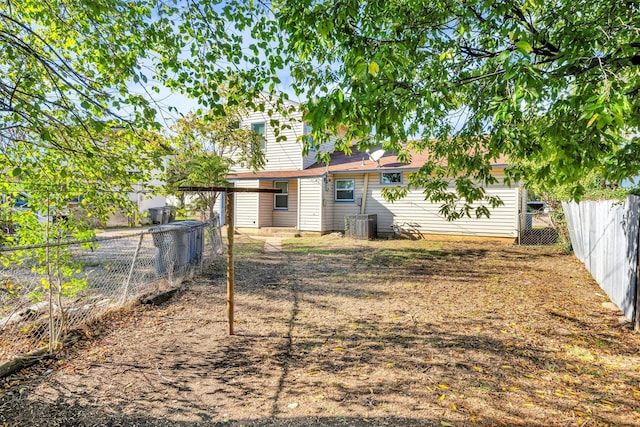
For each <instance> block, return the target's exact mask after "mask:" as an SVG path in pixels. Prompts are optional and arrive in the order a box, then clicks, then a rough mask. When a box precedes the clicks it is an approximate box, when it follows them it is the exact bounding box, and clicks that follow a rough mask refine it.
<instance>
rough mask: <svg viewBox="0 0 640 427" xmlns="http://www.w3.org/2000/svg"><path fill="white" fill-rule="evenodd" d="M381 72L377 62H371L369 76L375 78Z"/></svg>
mask: <svg viewBox="0 0 640 427" xmlns="http://www.w3.org/2000/svg"><path fill="white" fill-rule="evenodd" d="M379 72H380V66H379V65H378V63H377V62H375V61H371V62H370V63H369V74H371V75H372V76H373V77H375V76H376V75H377V74H378V73H379Z"/></svg>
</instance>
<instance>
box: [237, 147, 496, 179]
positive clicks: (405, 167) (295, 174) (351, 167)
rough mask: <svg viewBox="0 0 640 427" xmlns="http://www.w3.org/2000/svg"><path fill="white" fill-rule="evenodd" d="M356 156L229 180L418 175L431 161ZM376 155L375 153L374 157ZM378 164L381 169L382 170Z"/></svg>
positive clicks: (391, 155)
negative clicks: (330, 175) (408, 172)
mask: <svg viewBox="0 0 640 427" xmlns="http://www.w3.org/2000/svg"><path fill="white" fill-rule="evenodd" d="M352 150H353V151H352V153H351V154H349V155H347V154H345V153H344V152H342V151H339V152H335V153H332V154H331V161H330V162H329V165H324V164H321V163H314V164H313V165H311V166H310V167H308V168H307V169H303V170H288V171H258V172H242V173H237V174H234V175H230V176H228V179H293V178H310V177H319V176H323V175H325V174H327V173H330V174H350V173H367V172H368V173H375V172H378V173H379V172H403V171H415V170H418V169H420V167H421V166H422V165H423V164H424V163H425V162H426V161H427V160H428V153H425V152H422V153H417V152H414V153H412V154H411V162H410V163H401V162H400V161H398V157H397V155H396V154H395V153H384V154H383V155H382V157H380V160H379V162H375V161H372V160H370V158H369V154H368V153H366V152H364V151H359V150H357V149H356V148H355V147H352ZM373 152H375V151H372V153H373ZM378 163H379V164H380V166H378ZM507 165H508V162H507V159H506V157H504V156H501V157H500V158H498V159H494V160H493V161H492V163H491V166H492V167H493V168H494V169H500V168H505V167H507Z"/></svg>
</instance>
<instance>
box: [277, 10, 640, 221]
mask: <svg viewBox="0 0 640 427" xmlns="http://www.w3.org/2000/svg"><path fill="white" fill-rule="evenodd" d="M274 11H275V12H274V13H275V16H276V19H277V20H278V23H279V26H280V29H281V30H282V31H283V32H284V33H285V37H286V39H287V42H288V47H289V49H290V50H289V51H288V61H289V63H290V64H291V66H292V68H293V71H292V74H293V76H294V78H295V84H296V89H297V90H298V91H299V92H300V93H305V94H307V95H308V98H309V99H310V103H309V106H308V111H309V112H308V114H307V117H306V120H307V121H308V122H310V123H311V124H312V125H313V126H314V128H316V129H319V128H336V127H337V125H339V124H342V125H345V126H346V127H347V128H348V133H347V135H346V137H345V138H344V139H343V140H341V147H340V148H342V149H345V150H348V147H349V145H350V144H351V142H353V141H358V145H359V146H367V145H375V144H377V143H380V142H381V143H382V144H383V146H384V147H385V148H387V149H390V150H396V151H398V152H399V153H400V154H401V155H406V156H408V155H410V154H409V152H408V150H406V148H405V147H406V146H405V145H403V143H404V142H405V141H408V140H411V139H417V141H416V142H414V143H413V144H412V145H413V148H414V149H419V150H427V151H428V152H429V153H430V156H431V157H430V161H428V162H427V163H426V164H425V165H424V166H423V167H422V169H421V171H420V172H419V173H417V174H414V175H413V176H412V178H411V180H410V182H409V184H410V185H414V186H417V187H426V188H427V191H426V196H427V197H428V198H430V199H431V200H434V201H440V202H443V203H444V204H445V208H444V210H445V212H446V213H448V214H450V215H452V216H456V215H457V214H465V213H468V209H469V206H468V205H466V204H463V205H462V206H461V205H456V197H454V195H453V194H452V193H451V192H450V188H451V187H447V185H446V181H447V180H449V179H453V180H454V181H455V184H456V189H457V190H458V192H459V193H460V194H461V195H462V196H463V197H465V198H466V199H467V202H469V201H470V200H473V199H479V198H482V197H483V192H482V191H477V189H474V186H473V185H471V184H472V183H473V182H478V183H481V184H488V183H490V182H492V181H493V180H494V178H493V177H492V176H491V174H490V167H489V164H490V160H491V159H493V158H497V157H498V156H499V155H500V154H506V155H508V157H509V161H510V163H511V164H512V167H511V168H510V169H509V170H508V175H507V180H508V181H513V180H518V179H524V180H525V181H528V182H535V183H537V184H538V185H541V186H543V187H546V188H552V187H554V186H557V185H567V184H568V185H569V186H570V187H571V188H570V191H569V194H570V196H572V197H580V196H581V194H582V192H583V191H584V188H583V186H582V185H581V184H580V182H581V179H582V178H583V177H584V176H585V175H586V174H588V173H589V172H591V171H593V170H596V171H598V173H600V174H601V175H602V176H603V177H604V179H605V180H608V181H618V180H620V179H621V178H624V177H627V176H630V175H634V174H637V173H638V171H639V170H640V147H639V142H640V140H639V139H638V136H637V135H638V134H637V132H638V125H639V124H640V113H639V112H640V98H639V95H638V94H639V91H640V31H639V30H640V21H639V20H638V16H639V15H638V14H639V12H640V4H639V3H637V2H630V1H605V2H597V1H586V0H575V1H562V0H555V1H541V0H535V1H534V0H520V1H493V0H491V1H489V0H468V1H450V0H429V1H425V0H411V1H406V0H385V1H367V2H361V1H357V0H341V1H335V2H333V1H327V2H323V1H318V2H315V1H313V2H311V1H300V0H283V1H282V2H280V3H278V7H276V8H275V9H274ZM369 135H374V136H373V137H371V138H370V137H369ZM478 136H482V137H478ZM316 140H317V139H316ZM443 162H444V163H446V164H447V167H446V168H445V167H443V166H442V164H443ZM392 196H393V195H392ZM492 202H496V201H492ZM480 213H481V212H480Z"/></svg>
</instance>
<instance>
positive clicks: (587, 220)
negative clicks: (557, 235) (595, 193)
mask: <svg viewBox="0 0 640 427" xmlns="http://www.w3.org/2000/svg"><path fill="white" fill-rule="evenodd" d="M562 208H563V209H564V213H565V216H566V219H567V225H568V228H569V234H570V235H571V244H572V246H573V251H574V253H575V255H576V256H577V257H578V259H579V260H580V261H582V262H583V263H584V265H585V266H586V267H587V270H589V272H590V273H591V275H592V276H593V278H594V279H595V280H596V281H597V282H598V284H599V285H600V287H601V288H602V289H603V290H604V291H605V292H606V294H607V295H608V296H609V298H610V299H611V301H613V302H614V303H615V304H616V305H617V306H618V307H620V309H621V310H622V312H623V313H624V315H625V317H627V318H628V319H629V320H632V321H634V326H635V329H636V330H639V329H640V313H639V311H640V309H639V306H640V298H639V297H638V294H639V293H640V290H639V289H638V261H639V258H638V237H639V236H638V225H639V221H640V197H638V196H629V197H627V199H626V200H625V201H624V202H619V201H617V200H603V201H585V202H580V203H575V202H568V203H565V202H563V203H562Z"/></svg>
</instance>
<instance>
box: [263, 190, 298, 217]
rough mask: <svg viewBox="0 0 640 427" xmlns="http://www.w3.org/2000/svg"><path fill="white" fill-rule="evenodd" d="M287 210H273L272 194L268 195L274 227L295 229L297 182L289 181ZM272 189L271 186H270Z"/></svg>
mask: <svg viewBox="0 0 640 427" xmlns="http://www.w3.org/2000/svg"><path fill="white" fill-rule="evenodd" d="M288 182H289V209H287V210H283V209H273V198H274V195H273V194H269V195H268V196H269V200H270V202H271V209H272V212H273V226H274V227H294V228H295V227H297V226H298V181H297V180H295V179H292V180H289V181H288ZM272 185H273V184H272ZM271 188H273V186H271Z"/></svg>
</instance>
